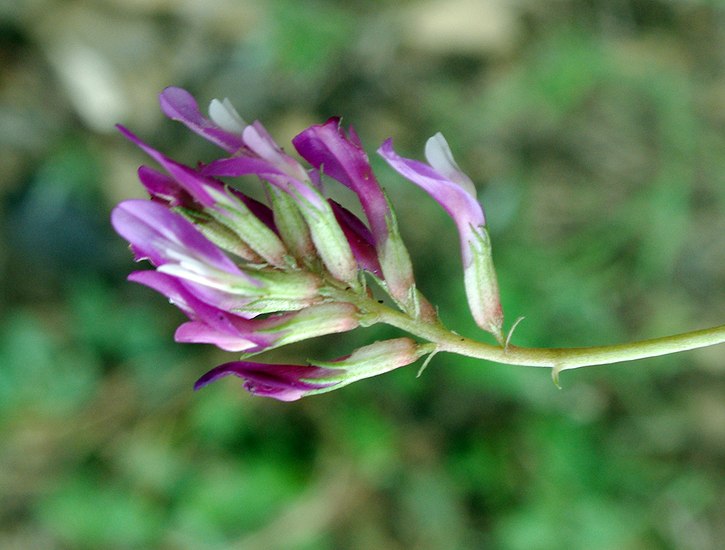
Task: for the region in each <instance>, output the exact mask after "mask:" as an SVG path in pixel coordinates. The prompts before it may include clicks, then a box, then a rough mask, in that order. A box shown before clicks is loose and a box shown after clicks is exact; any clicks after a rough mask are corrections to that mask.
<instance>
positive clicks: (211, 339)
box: [128, 271, 279, 352]
mask: <svg viewBox="0 0 725 550" xmlns="http://www.w3.org/2000/svg"><path fill="white" fill-rule="evenodd" d="M128 279H129V280H130V281H134V282H137V283H140V284H143V285H145V286H148V287H149V288H152V289H154V290H156V291H157V292H159V293H160V294H163V295H164V296H166V297H167V298H168V299H169V301H171V303H172V304H174V305H175V306H176V307H178V308H179V309H180V310H181V311H183V312H184V313H185V314H186V316H187V317H189V319H191V320H192V321H190V322H188V323H184V324H183V325H181V326H180V327H179V328H178V329H177V331H176V335H175V339H176V341H177V342H188V343H199V344H214V345H215V346H217V347H219V348H221V349H224V350H226V351H246V352H250V351H254V352H257V351H261V350H263V349H266V348H268V347H270V346H272V345H273V343H274V341H275V339H276V338H277V337H279V335H275V334H271V333H267V334H262V333H257V332H256V331H257V329H258V328H259V321H252V320H249V319H246V318H244V317H241V316H239V315H236V314H234V313H230V312H228V311H224V310H222V309H219V308H217V307H214V306H212V305H210V304H208V303H206V302H204V301H203V300H201V299H199V298H198V297H197V296H196V295H195V293H194V290H193V287H191V288H190V287H189V286H188V285H187V283H186V281H183V280H180V279H177V278H176V277H172V276H171V275H167V274H166V273H160V272H158V271H136V272H134V273H131V274H130V275H129V276H128Z"/></svg>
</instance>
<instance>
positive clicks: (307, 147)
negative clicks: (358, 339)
mask: <svg viewBox="0 0 725 550" xmlns="http://www.w3.org/2000/svg"><path fill="white" fill-rule="evenodd" d="M292 143H293V144H294V146H295V148H296V149H297V152H298V153H299V154H300V155H301V156H302V157H303V158H304V159H305V160H306V161H307V162H309V163H310V164H311V165H312V166H314V167H315V168H316V169H317V170H318V171H319V172H321V173H322V174H324V175H326V176H329V177H331V178H333V179H335V180H337V181H339V182H340V183H342V184H343V185H345V186H346V187H348V188H350V189H351V190H352V191H354V192H355V194H356V195H357V196H358V198H359V200H360V204H361V206H362V208H363V211H364V212H365V216H366V217H367V219H368V223H369V224H370V232H371V234H372V238H373V243H374V245H375V249H376V250H377V256H378V260H379V263H380V266H381V270H382V274H383V277H384V280H385V284H386V286H387V288H388V290H389V291H390V293H391V295H392V297H393V298H394V299H395V300H396V302H398V304H400V305H401V307H403V308H404V309H405V310H406V311H408V312H414V311H417V312H420V310H421V307H423V308H424V309H425V312H424V315H423V317H424V318H433V317H435V313H434V311H433V308H432V307H429V304H427V302H425V303H423V304H421V303H420V302H421V300H420V297H419V296H418V294H417V292H415V281H414V279H413V268H412V265H411V263H410V257H409V255H408V251H407V249H406V248H405V245H404V244H403V241H402V239H401V238H400V234H399V232H398V227H397V223H396V221H395V214H394V213H393V211H392V209H391V208H390V204H389V203H388V199H387V197H386V196H385V193H384V192H383V190H382V188H381V187H380V184H379V183H378V181H377V179H376V178H375V174H373V170H372V168H371V167H370V162H369V160H368V156H367V154H366V153H365V150H364V149H363V148H362V144H361V143H360V138H359V137H358V136H357V134H356V133H355V131H354V130H353V129H352V128H350V131H349V134H346V133H345V130H344V129H343V128H342V126H341V125H340V119H339V118H337V117H334V118H331V119H329V120H328V121H327V122H326V123H325V124H319V125H315V126H310V127H309V128H307V129H306V130H304V131H303V132H301V133H300V134H298V135H297V136H296V137H295V138H294V139H293V140H292Z"/></svg>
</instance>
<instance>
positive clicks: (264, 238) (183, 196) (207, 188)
mask: <svg viewBox="0 0 725 550" xmlns="http://www.w3.org/2000/svg"><path fill="white" fill-rule="evenodd" d="M118 129H119V131H120V132H121V133H122V134H123V135H124V136H125V137H126V138H128V139H129V140H130V141H131V142H133V143H134V144H136V145H137V146H138V147H140V148H141V149H142V150H143V151H144V152H146V153H147V154H148V155H149V156H150V157H151V158H153V159H154V160H155V161H156V162H158V163H159V164H160V165H161V166H162V167H163V168H164V169H165V170H166V171H167V172H168V174H169V176H170V177H167V176H164V175H163V174H160V173H158V172H156V171H153V170H151V169H150V168H147V167H142V169H139V179H140V180H141V182H142V183H143V184H144V186H145V187H146V189H147V190H148V191H149V193H150V194H151V196H152V197H154V198H156V199H157V200H161V201H166V202H167V203H168V204H169V206H173V207H175V206H180V207H185V208H192V209H193V210H196V211H199V210H205V212H206V213H207V214H208V215H210V216H211V217H212V218H213V219H214V220H215V221H216V222H218V223H219V224H221V225H223V226H225V227H227V228H228V229H229V230H230V231H231V232H232V233H234V234H236V235H237V236H238V237H239V238H240V239H241V243H243V244H244V245H246V246H245V247H244V248H243V249H240V248H239V247H237V248H236V249H235V250H234V252H236V253H241V254H242V256H243V257H245V258H246V259H248V260H250V261H255V259H256V260H257V261H265V262H267V263H269V264H271V265H274V266H277V267H281V266H283V265H285V264H286V257H287V256H288V252H287V249H286V248H285V245H284V244H283V243H282V241H281V240H280V239H279V237H278V236H277V234H276V233H275V232H274V229H273V224H272V222H271V219H270V214H269V209H268V208H267V207H266V206H264V205H262V204H260V203H258V202H257V201H254V200H252V199H251V198H249V197H246V196H245V195H244V194H242V193H240V192H238V191H235V190H232V189H230V188H229V187H227V186H226V185H224V184H223V183H222V182H220V181H217V180H215V179H213V178H210V177H207V176H202V175H201V174H199V173H198V172H196V171H195V170H193V169H192V168H189V167H188V166H184V165H183V164H179V163H178V162H176V161H174V160H171V159H170V158H168V157H167V156H165V155H164V154H162V153H160V152H159V151H157V150H156V149H154V148H153V147H150V146H149V145H147V144H145V143H144V142H143V141H141V140H140V139H139V138H138V137H136V136H135V135H134V134H133V133H131V132H130V131H128V130H127V129H126V128H124V127H123V126H118ZM210 231H213V229H210ZM216 233H217V234H218V232H216Z"/></svg>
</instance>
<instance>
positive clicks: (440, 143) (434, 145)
mask: <svg viewBox="0 0 725 550" xmlns="http://www.w3.org/2000/svg"><path fill="white" fill-rule="evenodd" d="M425 158H426V159H427V160H428V164H430V165H431V166H432V167H433V168H434V169H435V170H436V171H437V172H438V173H440V175H441V176H443V177H445V178H447V179H449V180H451V181H452V182H454V183H457V184H458V185H460V186H461V187H463V189H465V190H466V192H467V193H468V194H469V195H471V196H472V197H474V198H475V197H476V186H475V185H473V182H472V181H471V178H469V177H468V176H467V175H466V174H464V173H463V172H462V171H461V169H460V168H459V167H458V165H457V164H456V161H455V160H454V159H453V153H451V148H450V147H449V146H448V142H447V141H446V138H444V137H443V134H441V133H440V132H438V133H437V134H436V135H434V136H432V137H431V138H429V139H428V141H427V142H426V143H425Z"/></svg>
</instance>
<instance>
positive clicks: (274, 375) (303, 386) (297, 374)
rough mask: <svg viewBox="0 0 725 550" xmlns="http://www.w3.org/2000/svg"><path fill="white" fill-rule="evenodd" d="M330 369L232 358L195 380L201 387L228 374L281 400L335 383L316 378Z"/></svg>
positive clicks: (253, 390) (254, 391) (261, 393)
mask: <svg viewBox="0 0 725 550" xmlns="http://www.w3.org/2000/svg"><path fill="white" fill-rule="evenodd" d="M329 372H330V369H325V368H320V367H310V366H304V365H271V364H265V363H253V362H249V361H232V362H230V363H224V364H223V365H219V366H218V367H216V368H214V369H212V370H210V371H209V372H207V373H206V374H205V375H204V376H202V377H201V378H199V380H197V381H196V383H195V384H194V389H195V390H198V389H200V388H203V387H204V386H206V385H207V384H210V383H212V382H214V381H216V380H219V379H220V378H223V377H225V376H230V375H231V376H237V377H239V378H242V379H243V380H244V389H245V390H247V391H248V392H249V393H252V394H254V395H259V396H262V397H271V398H273V399H278V400H280V401H296V400H297V399H300V398H301V397H304V396H305V395H308V394H309V393H311V392H314V391H315V390H321V389H325V388H328V387H330V386H333V385H335V382H324V381H320V382H319V383H316V382H312V380H314V379H316V378H323V377H324V376H325V375H326V374H328V373H329Z"/></svg>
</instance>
